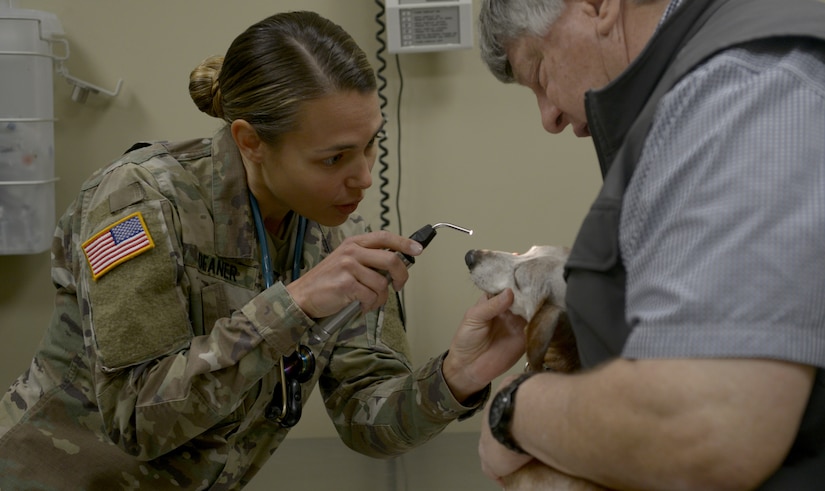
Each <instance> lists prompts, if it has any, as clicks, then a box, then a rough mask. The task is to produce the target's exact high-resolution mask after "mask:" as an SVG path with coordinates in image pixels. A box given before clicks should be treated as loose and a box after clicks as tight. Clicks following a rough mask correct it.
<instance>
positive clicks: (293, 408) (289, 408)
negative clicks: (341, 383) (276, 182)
mask: <svg viewBox="0 0 825 491" xmlns="http://www.w3.org/2000/svg"><path fill="white" fill-rule="evenodd" d="M249 202H250V204H251V205H252V217H253V219H254V220H255V230H256V232H257V236H258V243H259V244H260V245H261V270H262V272H263V277H264V285H265V286H266V288H269V287H270V286H272V285H274V284H275V272H274V271H273V270H272V257H271V256H270V254H269V243H268V241H267V234H266V229H265V228H264V222H263V218H262V217H261V209H260V208H259V207H258V200H256V199H255V196H253V195H252V193H249ZM306 228H307V219H306V218H305V217H303V216H301V215H298V231H297V234H296V236H295V248H294V257H293V259H292V281H295V280H297V279H298V278H300V277H301V257H302V255H303V249H304V234H305V233H306ZM278 372H280V381H279V382H278V383H277V384H276V385H275V391H274V393H273V395H272V400H271V401H270V402H269V404H268V405H267V407H266V410H265V411H264V415H265V416H266V419H268V420H270V421H274V422H276V423H278V424H279V425H281V426H282V427H284V428H291V427H293V426H295V425H296V424H297V423H298V420H299V419H301V411H302V400H301V399H302V396H301V384H302V383H304V382H308V381H309V380H310V379H311V378H312V375H313V374H314V373H315V355H314V354H313V353H312V350H311V349H309V348H308V347H307V346H305V345H303V344H299V345H298V346H297V347H296V349H295V351H293V352H292V353H291V354H289V355H287V356H284V357H282V359H281V363H280V365H279V368H278Z"/></svg>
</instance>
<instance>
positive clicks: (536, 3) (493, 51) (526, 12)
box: [478, 0, 564, 83]
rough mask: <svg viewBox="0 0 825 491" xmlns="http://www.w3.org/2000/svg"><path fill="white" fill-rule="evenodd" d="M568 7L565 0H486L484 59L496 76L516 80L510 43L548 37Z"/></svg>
mask: <svg viewBox="0 0 825 491" xmlns="http://www.w3.org/2000/svg"><path fill="white" fill-rule="evenodd" d="M562 10H564V0H482V2H481V11H480V13H479V17H478V30H479V38H480V41H479V44H480V47H481V59H482V60H483V61H484V63H485V64H487V68H489V69H490V71H491V72H492V73H493V75H494V76H495V77H496V78H497V79H499V80H500V81H502V82H504V83H513V82H515V78H514V77H513V67H512V66H511V65H510V60H508V59H507V46H508V44H509V43H511V42H512V41H514V40H516V39H518V38H520V37H522V36H525V35H526V36H544V35H545V34H547V32H548V31H549V29H550V26H551V25H552V24H553V22H555V21H556V19H558V18H559V15H561V13H562Z"/></svg>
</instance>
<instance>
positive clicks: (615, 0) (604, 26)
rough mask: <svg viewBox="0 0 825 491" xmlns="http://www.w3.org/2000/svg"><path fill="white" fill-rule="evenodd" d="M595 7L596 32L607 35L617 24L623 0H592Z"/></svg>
mask: <svg viewBox="0 0 825 491" xmlns="http://www.w3.org/2000/svg"><path fill="white" fill-rule="evenodd" d="M592 1H593V3H594V4H596V5H595V7H596V9H597V10H596V12H597V16H598V19H597V20H596V32H598V33H599V34H600V35H602V36H607V35H609V34H610V33H611V32H612V31H613V30H614V29H615V28H616V27H617V25H618V23H619V22H620V19H621V13H622V1H623V0H592Z"/></svg>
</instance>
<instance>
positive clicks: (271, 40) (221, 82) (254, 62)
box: [189, 11, 377, 144]
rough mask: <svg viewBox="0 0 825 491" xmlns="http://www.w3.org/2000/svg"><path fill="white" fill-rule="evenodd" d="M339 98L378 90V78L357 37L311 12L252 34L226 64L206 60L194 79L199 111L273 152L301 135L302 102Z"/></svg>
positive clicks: (280, 18) (223, 59) (278, 18)
mask: <svg viewBox="0 0 825 491" xmlns="http://www.w3.org/2000/svg"><path fill="white" fill-rule="evenodd" d="M341 90H355V91H358V92H361V93H367V92H370V91H373V90H377V85H376V81H375V73H374V71H373V69H372V67H371V66H370V64H369V61H368V60H367V57H366V54H364V52H363V50H362V49H361V48H360V47H359V46H358V45H357V44H356V42H355V41H354V40H353V39H352V37H351V36H350V35H349V34H348V33H347V32H346V31H344V30H343V29H342V28H341V27H340V26H338V25H337V24H335V23H333V22H331V21H329V20H327V19H325V18H323V17H321V16H320V15H318V14H316V13H314V12H303V11H302V12H286V13H280V14H275V15H273V16H271V17H268V18H266V19H264V20H262V21H260V22H258V23H256V24H254V25H252V26H250V27H249V28H248V29H246V31H244V32H243V33H241V34H240V35H239V36H238V37H237V38H235V40H234V41H233V42H232V44H231V45H230V46H229V49H228V50H227V52H226V55H225V56H213V57H211V58H207V59H206V60H204V61H203V62H202V63H201V64H200V65H199V66H197V67H196V68H195V69H194V70H192V73H191V74H190V76H189V94H190V95H191V97H192V100H193V101H194V102H195V105H196V106H198V109H200V110H201V111H203V112H205V113H206V114H208V115H210V116H213V117H216V118H220V119H223V120H224V121H226V122H227V123H231V122H232V121H234V120H236V119H243V120H245V121H247V122H248V123H250V124H251V125H252V126H253V127H254V128H255V130H256V131H257V132H258V135H259V136H260V137H261V139H262V140H264V141H265V142H267V143H269V144H275V143H276V142H277V141H278V139H279V137H280V136H281V135H283V134H284V133H286V132H288V131H292V130H294V129H295V128H296V125H297V122H296V115H297V113H298V110H299V108H300V104H301V103H302V102H303V101H307V100H312V99H317V98H319V97H322V96H325V95H328V94H331V93H333V92H336V91H341Z"/></svg>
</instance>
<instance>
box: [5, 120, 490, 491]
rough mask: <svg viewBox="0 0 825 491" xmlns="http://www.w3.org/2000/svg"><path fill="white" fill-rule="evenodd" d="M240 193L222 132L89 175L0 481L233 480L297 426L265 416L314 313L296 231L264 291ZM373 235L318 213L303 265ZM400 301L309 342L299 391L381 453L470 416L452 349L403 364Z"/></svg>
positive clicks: (173, 483) (60, 244)
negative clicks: (294, 287)
mask: <svg viewBox="0 0 825 491" xmlns="http://www.w3.org/2000/svg"><path fill="white" fill-rule="evenodd" d="M247 192H248V191H247V187H246V181H245V175H244V171H243V166H242V163H241V161H240V156H239V154H238V152H237V149H236V147H235V145H234V143H233V142H232V139H231V136H230V135H229V133H228V131H226V130H221V131H220V132H219V133H218V134H216V135H215V137H214V138H213V139H211V140H210V139H205V140H194V141H188V142H181V143H176V144H166V143H155V144H151V145H148V146H145V147H143V148H139V149H136V150H133V151H131V152H128V153H127V154H126V155H124V156H123V157H121V158H120V159H119V160H118V161H116V162H114V163H113V164H112V165H110V166H109V167H107V168H105V169H102V170H100V171H98V172H97V173H96V174H94V175H93V176H92V177H91V178H90V179H89V180H88V181H87V182H86V183H85V184H84V185H83V187H82V191H81V193H80V194H79V196H78V197H77V198H76V200H75V202H74V203H73V204H72V205H71V206H70V207H69V210H68V211H67V212H66V213H65V215H63V217H62V218H61V220H60V222H59V224H58V228H57V232H56V234H55V239H54V246H53V250H52V278H53V282H54V284H55V286H56V288H57V294H56V305H55V310H54V315H53V318H52V321H51V324H50V325H49V327H48V329H47V331H46V333H45V336H44V339H43V341H42V344H41V346H40V347H39V349H38V351H37V353H36V355H35V357H34V359H33V361H32V364H31V367H30V368H29V370H28V371H27V372H26V373H25V374H23V375H22V376H21V377H20V378H18V379H17V381H16V382H15V383H14V384H13V385H12V387H11V388H10V389H9V391H8V392H7V393H6V395H5V396H4V397H3V399H2V403H0V490H2V491H11V490H13V489H107V490H114V489H137V488H139V489H153V490H157V489H166V488H170V489H181V488H183V489H238V488H240V487H242V486H243V485H244V484H246V483H248V482H249V480H250V479H251V478H252V476H253V475H254V474H255V473H256V472H257V471H258V470H259V469H260V468H261V466H262V465H263V464H264V462H265V461H266V460H267V459H268V457H269V456H270V455H271V454H272V453H273V452H274V451H275V449H276V448H277V447H278V445H279V444H280V442H281V441H282V440H283V439H284V437H285V436H286V434H287V432H288V429H285V428H282V427H281V426H280V425H279V424H278V423H276V422H273V421H270V420H268V419H267V418H266V417H265V408H266V406H267V405H268V404H269V403H270V401H271V400H272V397H273V392H274V390H275V388H276V384H277V382H278V381H279V380H280V378H279V376H280V370H279V367H278V364H279V362H280V360H281V359H282V356H284V355H287V354H289V353H291V352H293V351H294V349H295V347H296V345H297V344H298V343H300V342H302V341H303V342H304V344H307V343H306V338H307V330H308V329H309V328H311V327H312V326H313V325H315V322H314V320H313V319H311V318H309V317H307V316H306V315H305V314H304V312H303V311H301V309H300V308H299V307H298V306H297V305H296V304H295V303H294V302H293V301H292V299H291V298H290V296H289V294H288V293H287V291H286V288H285V286H284V284H285V282H288V281H289V278H287V277H286V276H285V275H284V274H283V273H284V272H286V271H289V269H290V268H288V267H287V265H291V264H292V258H291V257H290V255H291V252H292V250H291V249H292V247H291V246H290V245H291V244H294V235H295V233H296V227H295V226H294V224H293V225H292V226H291V227H290V233H289V236H287V237H284V238H283V239H281V240H280V241H279V240H276V241H275V242H274V243H270V250H271V251H273V254H272V256H273V261H272V263H273V269H274V270H275V272H276V273H277V274H279V278H280V281H277V282H276V283H275V284H274V285H273V286H271V287H269V288H264V284H263V278H262V271H261V270H262V268H261V263H260V258H261V251H260V247H259V244H258V240H257V238H256V237H257V236H256V232H255V226H254V220H253V218H252V214H251V209H250V202H249V198H248V195H247ZM294 221H295V220H293V222H294ZM367 230H368V227H367V226H366V224H365V223H363V220H362V219H361V218H360V217H357V216H353V217H351V218H350V220H349V221H348V222H346V223H345V224H343V225H341V226H340V227H334V228H329V227H323V226H319V225H318V224H316V223H313V222H310V223H309V226H308V227H307V230H306V235H305V241H304V251H303V264H302V266H303V270H304V271H305V270H307V269H308V268H311V267H313V266H314V265H315V264H317V263H318V262H319V261H320V260H321V259H323V258H324V257H326V255H328V254H329V252H330V251H331V250H332V249H334V248H335V247H336V246H337V245H338V244H340V243H341V241H342V240H343V239H344V237H346V236H348V235H352V234H357V233H363V232H365V231H367ZM269 240H271V239H269ZM390 298H391V300H392V301H391V302H388V305H387V307H386V309H385V310H386V312H385V313H384V315H383V316H382V317H384V319H385V320H384V322H382V323H379V321H378V317H379V316H378V314H377V313H376V312H370V313H368V314H367V315H361V316H358V317H357V318H356V319H354V320H353V321H351V322H350V323H349V324H348V325H347V326H345V327H344V328H343V329H341V330H340V331H338V332H337V333H336V335H334V336H333V337H332V338H330V339H329V340H328V341H327V342H326V343H323V344H321V345H320V346H318V347H313V352H314V355H315V357H316V359H317V369H316V371H315V374H314V376H313V377H312V379H311V380H310V381H309V382H306V383H304V384H303V385H302V390H303V399H304V400H306V398H307V397H308V396H309V394H310V392H311V391H312V389H313V388H314V387H315V385H316V384H318V385H320V388H321V392H322V395H323V398H324V403H325V406H326V408H327V411H328V413H329V415H330V417H331V418H332V420H333V422H334V424H335V426H336V428H337V430H338V432H339V434H340V435H341V438H342V439H343V440H344V442H345V443H346V444H347V445H349V446H350V447H352V448H353V449H355V450H358V451H360V452H362V453H364V454H367V455H371V456H376V457H382V456H393V455H397V454H399V453H401V452H404V451H406V450H408V449H410V448H412V447H414V446H415V445H418V444H420V443H423V442H425V441H427V440H428V439H429V438H431V437H433V436H434V435H436V434H437V433H438V432H440V431H441V430H442V429H443V428H444V426H445V425H446V424H447V423H449V422H450V421H452V420H454V419H456V418H458V417H460V416H465V415H468V414H470V413H472V412H473V411H474V410H475V409H477V405H476V407H473V408H470V407H464V406H462V405H461V404H459V403H458V402H457V401H456V400H455V399H454V398H453V396H452V395H451V393H450V391H449V389H448V387H447V385H446V383H445V381H444V379H443V376H442V373H441V361H442V359H443V356H442V357H438V358H434V359H432V360H430V361H429V362H427V363H426V364H424V365H423V366H422V367H421V368H419V369H418V370H413V369H412V368H411V366H410V362H409V356H408V347H407V341H406V335H405V333H404V329H403V325H402V323H401V321H400V316H399V313H398V308H397V304H396V302H395V301H394V299H395V296H394V295H391V296H390Z"/></svg>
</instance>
